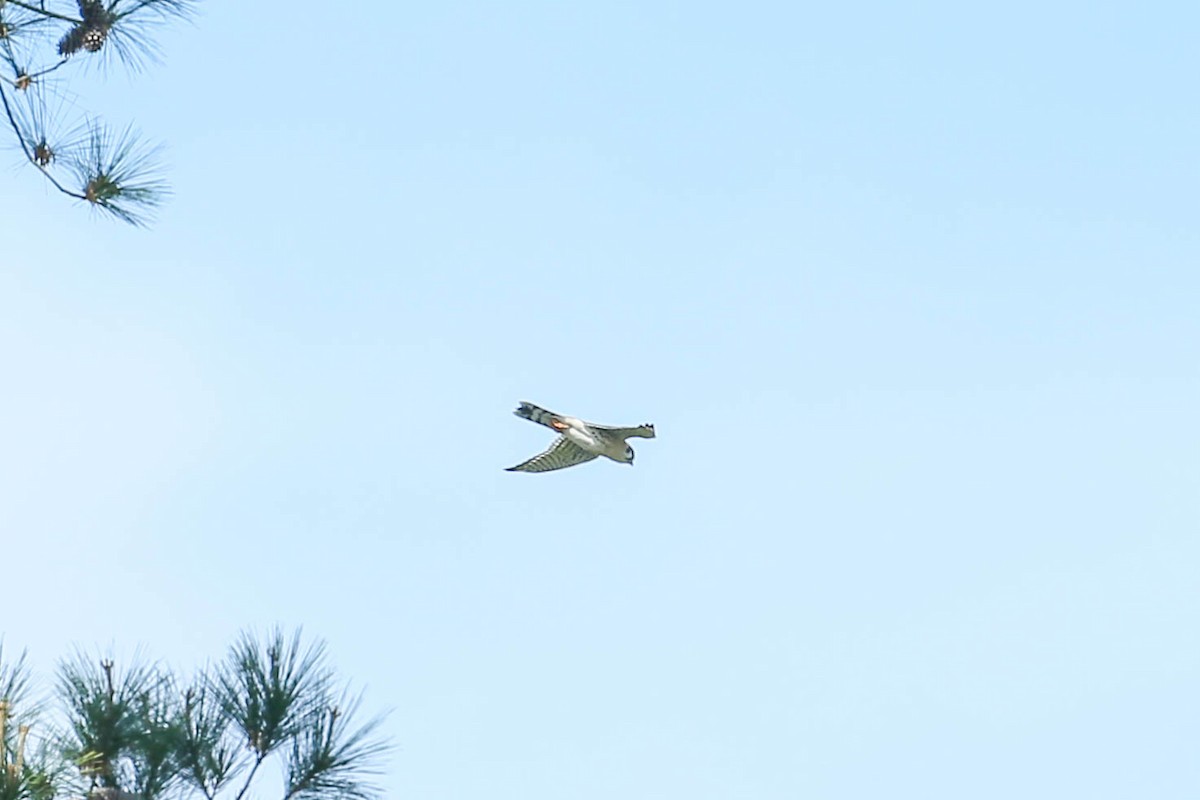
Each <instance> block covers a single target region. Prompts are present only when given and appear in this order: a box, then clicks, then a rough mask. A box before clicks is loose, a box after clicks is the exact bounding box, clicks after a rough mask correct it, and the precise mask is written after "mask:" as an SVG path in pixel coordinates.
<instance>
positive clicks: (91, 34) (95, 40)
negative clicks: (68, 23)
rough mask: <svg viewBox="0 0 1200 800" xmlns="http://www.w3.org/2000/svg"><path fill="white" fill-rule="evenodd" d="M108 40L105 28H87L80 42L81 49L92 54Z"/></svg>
mask: <svg viewBox="0 0 1200 800" xmlns="http://www.w3.org/2000/svg"><path fill="white" fill-rule="evenodd" d="M107 38H108V29H107V28H89V29H88V30H86V31H84V32H83V39H82V41H81V43H82V45H83V49H84V50H87V51H88V52H89V53H94V52H96V51H97V50H99V49H100V48H101V47H103V46H104V40H105V39H107Z"/></svg>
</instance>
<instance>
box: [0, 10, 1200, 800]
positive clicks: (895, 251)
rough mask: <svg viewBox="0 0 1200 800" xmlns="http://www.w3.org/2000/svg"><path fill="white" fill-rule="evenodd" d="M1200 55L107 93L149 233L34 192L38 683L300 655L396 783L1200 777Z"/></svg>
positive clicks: (613, 56) (859, 13) (15, 225)
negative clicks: (165, 198) (325, 666)
mask: <svg viewBox="0 0 1200 800" xmlns="http://www.w3.org/2000/svg"><path fill="white" fill-rule="evenodd" d="M1198 32H1200V7H1198V6H1196V4H1194V3H1183V2H1180V3H1095V2H1088V3H1084V2H1075V3H1066V2H1062V3H1043V2H1036V3H1035V2H1015V3H1006V4H1000V5H995V4H992V5H989V6H987V7H986V8H985V7H983V6H980V5H978V4H975V5H974V6H973V5H971V4H967V5H966V6H964V5H963V4H962V3H949V2H925V3H913V4H904V7H900V4H889V3H879V2H875V3H846V4H836V5H835V4H830V5H813V4H793V3H768V2H749V3H742V4H735V5H731V4H724V3H722V4H718V3H704V2H701V3H696V2H692V3H682V2H680V3H675V2H670V3H665V2H664V3H644V2H642V3H623V2H622V3H600V4H594V3H588V4H583V3H576V4H566V3H550V2H542V3H539V2H524V3H503V4H501V3H472V2H444V3H436V4H410V3H392V2H369V1H368V2H361V3H355V4H352V5H350V6H338V5H336V4H323V3H304V2H298V3H282V2H265V1H264V2H258V1H257V0H256V2H240V3H234V2H215V1H214V2H210V3H208V4H206V6H205V8H204V10H203V13H202V15H201V16H200V18H199V19H198V20H197V21H196V23H195V25H194V26H187V25H185V26H176V27H173V28H172V29H171V30H170V31H169V33H168V34H166V35H165V37H164V38H163V44H164V47H165V49H166V51H167V53H168V60H167V63H166V65H165V66H164V67H162V68H160V69H155V70H152V71H150V72H149V73H147V74H145V75H143V76H141V77H138V78H136V79H134V80H128V79H126V77H125V76H124V74H123V73H121V72H119V71H118V72H117V73H115V76H116V77H115V78H114V79H112V80H111V81H110V82H109V83H108V84H107V85H98V84H94V83H90V82H85V83H79V84H75V85H74V88H75V89H76V90H78V91H79V92H80V93H81V95H82V100H81V102H82V106H81V108H84V109H91V110H96V111H100V112H103V114H104V115H105V117H106V118H107V119H109V120H110V121H112V122H114V123H118V124H123V123H125V122H128V121H130V120H136V121H137V123H138V124H139V126H140V127H141V128H142V129H143V130H144V131H145V132H146V133H147V134H148V135H149V136H151V137H152V138H155V139H159V140H162V141H165V142H166V143H167V144H168V150H167V154H168V160H169V162H170V165H171V170H170V178H171V181H172V183H173V184H174V187H175V190H176V193H177V196H176V198H175V199H174V200H173V201H172V202H171V203H170V204H169V205H168V206H166V207H165V209H164V210H163V212H162V214H161V216H160V220H159V222H158V224H157V225H156V226H155V227H153V228H152V229H151V230H149V231H140V230H136V229H133V228H129V227H126V226H124V225H121V224H118V223H113V222H109V221H107V220H106V219H103V218H95V217H91V216H89V214H88V213H87V211H86V210H85V209H83V208H80V207H76V206H72V205H71V203H70V201H68V200H66V199H65V198H61V197H60V196H58V195H57V194H54V193H51V192H49V191H48V190H46V189H45V188H44V187H43V185H42V183H41V182H40V180H39V179H38V176H37V175H36V174H34V173H33V172H32V171H31V170H28V169H15V168H9V167H5V168H4V171H3V176H4V177H3V178H2V179H0V220H2V222H0V232H2V233H3V242H4V244H3V248H2V251H0V447H2V449H0V536H2V542H0V544H2V548H0V563H2V569H3V573H4V593H5V596H6V601H5V603H4V608H3V613H2V617H0V631H2V632H3V634H4V649H5V652H6V654H13V653H16V652H17V651H19V650H20V649H22V648H28V649H29V650H30V654H31V657H32V659H33V663H34V664H35V665H37V666H38V668H39V669H42V670H44V671H46V672H47V673H48V672H49V670H50V669H51V668H52V666H53V664H54V662H55V661H56V660H57V659H58V658H59V657H60V656H63V655H65V654H66V653H67V652H69V650H70V648H72V647H74V646H75V645H80V646H84V647H88V648H94V647H108V646H114V647H115V648H116V649H117V650H118V651H119V652H129V651H132V650H133V649H134V648H135V647H137V646H139V645H140V646H142V647H143V648H144V649H145V650H147V651H148V652H149V653H151V654H152V655H154V656H157V657H161V658H162V659H163V660H164V661H166V662H167V663H170V664H172V665H175V666H176V667H177V668H179V669H181V670H188V669H191V668H193V667H195V666H197V665H199V664H200V663H202V662H203V661H205V660H206V659H208V658H211V657H216V656H219V655H221V654H222V653H223V652H224V650H225V648H226V646H227V645H228V644H229V643H230V642H231V641H232V640H233V639H234V638H235V636H236V635H237V633H238V631H239V630H241V629H243V628H245V627H248V626H253V627H256V628H259V629H262V628H265V627H266V626H269V625H272V624H274V623H280V624H283V625H285V626H287V627H289V628H290V627H293V626H296V625H303V626H304V629H305V631H306V633H307V634H309V635H311V636H313V637H320V638H323V639H325V640H327V641H328V643H329V646H330V652H331V655H332V658H333V662H334V664H335V665H336V666H337V668H338V670H339V672H340V673H341V674H342V675H343V676H345V677H347V678H349V679H351V680H353V681H354V683H355V684H356V685H357V686H359V687H362V688H363V689H364V690H365V692H366V696H365V705H364V708H365V710H366V711H368V712H373V711H378V710H381V709H385V708H391V709H393V711H392V714H391V716H390V718H389V721H388V724H387V728H386V730H387V733H388V734H389V735H390V736H391V737H392V738H393V740H394V742H395V744H396V745H397V748H398V750H397V752H396V754H395V755H394V756H393V758H392V759H391V761H390V762H389V764H388V768H387V774H386V776H385V777H384V779H383V785H384V787H385V789H386V790H387V793H388V795H389V796H391V797H396V798H429V799H430V800H458V799H461V800H474V799H475V798H479V799H480V800H482V799H483V798H487V800H537V799H541V798H545V799H546V800H559V799H560V798H571V799H572V800H575V799H578V800H601V799H603V800H611V798H622V799H623V800H641V799H642V798H687V799H688V800H708V799H711V800H725V799H726V798H745V799H746V800H774V799H775V798H828V799H829V800H835V799H836V800H844V799H851V800H857V799H860V798H861V799H862V800H877V799H878V798H889V799H890V798H913V799H914V800H927V799H928V798H946V800H960V799H961V798H972V800H985V799H987V798H996V800H1011V798H1018V797H1019V798H1046V799H1047V800H1050V799H1052V798H1053V799H1054V800H1059V799H1061V798H1088V799H1089V800H1099V799H1101V798H1131V799H1132V798H1137V799H1138V800H1144V799H1145V798H1155V800H1169V799H1171V798H1185V797H1186V798H1194V797H1195V796H1196V795H1197V793H1198V792H1200V633H1198V631H1200V578H1198V576H1200V539H1198V524H1197V523H1198V520H1200V499H1198V497H1200V495H1198V493H1197V488H1198V484H1200V458H1198V453H1200V423H1198V422H1197V410H1198V409H1200V371H1198V363H1200V227H1198V225H1197V219H1198V218H1200V188H1198V187H1200V102H1198V101H1200V97H1198V92H1197V88H1196V87H1197V82H1196V81H1197V75H1198V74H1200V50H1198V49H1197V44H1196V43H1197V35H1198ZM4 158H6V159H7V162H8V163H9V164H11V165H15V164H17V163H18V157H17V154H16V153H15V152H13V151H11V150H10V151H7V154H6V155H5V156H4ZM519 400H531V401H534V402H537V403H540V404H542V405H545V406H547V407H548V408H551V409H554V410H558V411H562V412H565V413H573V414H578V415H580V416H583V417H585V418H588V419H593V420H595V421H598V422H603V423H611V424H626V423H630V424H637V423H641V422H647V421H648V422H654V423H655V424H656V425H657V428H658V432H659V436H658V438H657V439H655V440H653V441H640V440H637V441H634V442H633V444H634V447H635V449H636V450H637V453H638V456H637V463H636V465H635V466H634V467H633V468H629V467H625V466H621V465H617V464H613V463H609V462H603V463H601V462H597V463H592V464H588V465H585V466H583V467H579V468H576V469H572V470H568V471H565V472H560V473H552V474H548V475H523V474H509V473H506V472H504V471H502V468H503V467H506V466H510V465H512V464H515V463H517V462H518V461H521V460H523V459H525V458H527V457H528V456H530V455H532V454H534V453H535V452H538V451H539V450H541V449H542V448H543V447H545V446H546V445H547V444H548V443H549V441H550V438H551V437H550V434H549V431H546V430H545V429H542V428H539V427H536V426H534V425H531V424H529V423H528V422H525V421H522V420H519V419H517V418H516V417H513V416H512V415H511V411H512V409H513V407H514V406H515V405H516V403H517V401H519Z"/></svg>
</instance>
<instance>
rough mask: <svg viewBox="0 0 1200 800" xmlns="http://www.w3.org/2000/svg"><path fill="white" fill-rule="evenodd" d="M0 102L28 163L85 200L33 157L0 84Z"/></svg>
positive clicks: (61, 188)
mask: <svg viewBox="0 0 1200 800" xmlns="http://www.w3.org/2000/svg"><path fill="white" fill-rule="evenodd" d="M9 2H12V0H9ZM0 102H3V104H4V115H5V116H6V117H7V118H8V124H9V127H11V128H12V130H13V133H15V134H16V136H17V141H18V142H20V144H21V151H22V152H24V153H25V158H26V159H28V160H29V163H31V164H33V165H34V166H35V167H37V168H38V170H39V171H40V172H41V173H42V175H43V176H44V177H45V178H46V180H48V181H50V184H51V185H52V186H53V187H54V188H55V189H58V190H59V191H60V192H62V193H63V194H65V195H67V196H68V197H74V198H75V199H76V200H87V199H88V198H87V195H83V194H79V193H78V192H73V191H71V190H70V189H68V188H67V187H65V186H63V185H62V184H61V183H59V182H58V179H57V178H55V177H54V176H53V175H51V174H50V171H49V170H48V169H47V168H46V166H47V165H46V164H43V163H42V161H43V159H38V158H36V157H35V154H34V152H33V151H32V150H30V148H29V143H28V142H26V141H25V136H24V134H23V133H22V131H21V126H20V125H18V124H17V120H16V117H14V116H13V110H12V106H10V105H9V103H8V94H7V93H6V92H5V90H4V87H3V86H0Z"/></svg>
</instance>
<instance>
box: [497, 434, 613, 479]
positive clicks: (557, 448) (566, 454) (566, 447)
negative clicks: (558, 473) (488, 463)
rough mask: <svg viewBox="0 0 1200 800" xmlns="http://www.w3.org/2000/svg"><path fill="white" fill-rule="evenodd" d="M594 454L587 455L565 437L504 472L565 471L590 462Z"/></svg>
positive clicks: (585, 451)
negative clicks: (542, 451)
mask: <svg viewBox="0 0 1200 800" xmlns="http://www.w3.org/2000/svg"><path fill="white" fill-rule="evenodd" d="M595 457H596V454H595V453H589V452H588V451H587V450H584V449H583V448H582V447H580V446H579V445H577V444H575V443H574V442H572V441H571V440H570V439H568V438H567V437H565V436H560V437H558V438H557V439H555V440H554V444H552V445H550V446H549V447H548V448H546V451H545V452H544V453H538V454H537V455H536V456H534V457H533V458H531V459H529V460H528V461H524V462H522V463H520V464H517V465H516V466H515V467H508V468H507V469H506V470H505V471H506V472H550V471H552V470H556V469H566V468H567V467H573V466H575V465H576V464H582V463H584V462H585V461H591V460H592V459H593V458H595Z"/></svg>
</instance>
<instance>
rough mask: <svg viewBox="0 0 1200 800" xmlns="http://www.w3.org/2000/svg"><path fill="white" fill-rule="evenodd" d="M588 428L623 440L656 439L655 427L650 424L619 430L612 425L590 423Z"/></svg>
mask: <svg viewBox="0 0 1200 800" xmlns="http://www.w3.org/2000/svg"><path fill="white" fill-rule="evenodd" d="M588 427H589V428H595V429H596V430H599V431H605V432H606V433H611V434H614V435H615V436H618V437H620V438H622V439H629V438H632V437H635V436H638V437H641V438H642V439H653V438H654V426H653V425H651V424H650V423H649V422H647V423H646V424H645V425H638V426H637V427H636V428H617V427H614V426H611V425H593V424H592V423H590V422H589V423H588Z"/></svg>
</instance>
